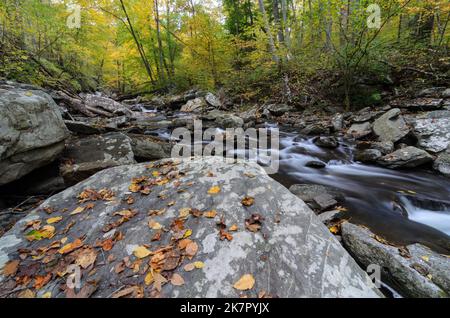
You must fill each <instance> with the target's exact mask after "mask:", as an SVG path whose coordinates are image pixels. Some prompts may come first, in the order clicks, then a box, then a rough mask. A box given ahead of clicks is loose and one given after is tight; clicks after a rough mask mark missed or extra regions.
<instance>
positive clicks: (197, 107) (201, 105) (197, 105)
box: [180, 97, 208, 113]
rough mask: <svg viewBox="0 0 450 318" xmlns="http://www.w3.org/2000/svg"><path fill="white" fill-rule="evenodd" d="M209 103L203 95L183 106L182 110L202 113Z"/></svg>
mask: <svg viewBox="0 0 450 318" xmlns="http://www.w3.org/2000/svg"><path fill="white" fill-rule="evenodd" d="M207 106H208V105H207V104H206V101H205V99H204V98H203V97H198V98H195V99H192V100H190V101H188V102H187V103H186V105H184V106H182V107H181V109H180V111H181V112H185V113H200V112H202V111H204V110H205V109H206V107H207Z"/></svg>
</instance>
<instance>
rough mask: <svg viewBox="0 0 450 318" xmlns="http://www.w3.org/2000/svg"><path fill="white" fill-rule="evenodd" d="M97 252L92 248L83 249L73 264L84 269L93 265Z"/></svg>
mask: <svg viewBox="0 0 450 318" xmlns="http://www.w3.org/2000/svg"><path fill="white" fill-rule="evenodd" d="M96 259H97V252H96V251H95V250H94V249H93V248H87V249H84V250H83V251H82V252H81V253H80V254H79V255H78V257H77V259H76V261H75V264H77V265H79V266H81V267H82V268H84V269H86V268H88V267H89V266H91V265H92V264H94V263H95V260H96Z"/></svg>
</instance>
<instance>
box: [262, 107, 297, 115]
mask: <svg viewBox="0 0 450 318" xmlns="http://www.w3.org/2000/svg"><path fill="white" fill-rule="evenodd" d="M267 109H268V110H269V112H270V113H271V114H272V115H274V116H283V115H284V114H285V113H287V112H290V111H292V107H291V106H289V105H286V104H271V105H268V106H267Z"/></svg>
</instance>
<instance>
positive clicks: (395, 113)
mask: <svg viewBox="0 0 450 318" xmlns="http://www.w3.org/2000/svg"><path fill="white" fill-rule="evenodd" d="M373 131H374V132H375V134H376V135H377V136H378V138H379V139H380V141H382V142H397V141H399V140H400V139H402V138H403V137H405V136H406V135H407V134H408V133H409V127H408V126H407V125H406V122H405V120H404V119H403V117H402V115H401V111H400V109H398V108H394V109H391V110H390V111H388V112H387V113H385V114H383V115H382V116H381V117H380V118H378V119H377V120H375V122H374V123H373Z"/></svg>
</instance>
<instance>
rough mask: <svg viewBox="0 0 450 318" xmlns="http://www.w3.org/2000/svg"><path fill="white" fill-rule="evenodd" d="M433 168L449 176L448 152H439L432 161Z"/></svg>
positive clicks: (449, 162) (449, 155)
mask: <svg viewBox="0 0 450 318" xmlns="http://www.w3.org/2000/svg"><path fill="white" fill-rule="evenodd" d="M433 168H434V169H435V170H437V171H439V172H440V173H442V174H443V175H445V176H447V177H450V153H449V152H443V153H441V154H440V155H439V156H438V157H437V159H436V160H435V161H434V163H433Z"/></svg>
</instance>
